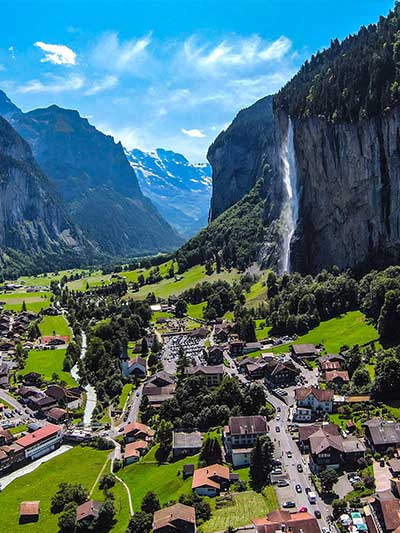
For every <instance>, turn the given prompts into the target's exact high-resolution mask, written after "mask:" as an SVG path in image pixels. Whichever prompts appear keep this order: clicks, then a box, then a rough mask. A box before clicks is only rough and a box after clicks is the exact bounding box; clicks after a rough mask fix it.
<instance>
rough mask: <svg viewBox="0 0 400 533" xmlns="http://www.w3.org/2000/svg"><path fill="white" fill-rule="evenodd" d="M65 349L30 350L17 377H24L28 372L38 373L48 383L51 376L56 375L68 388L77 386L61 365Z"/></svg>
mask: <svg viewBox="0 0 400 533" xmlns="http://www.w3.org/2000/svg"><path fill="white" fill-rule="evenodd" d="M64 357H65V349H59V350H30V351H29V353H28V357H27V359H26V362H25V367H24V368H23V370H21V371H20V372H19V373H18V376H24V375H25V374H29V372H38V373H39V374H42V376H43V377H44V379H46V380H48V381H50V380H51V379H52V375H53V374H54V373H55V374H58V376H59V378H60V379H61V380H64V381H65V382H66V384H67V385H68V386H70V387H75V386H76V385H77V383H76V381H75V380H74V379H73V378H72V376H71V374H70V373H69V372H64V370H63V363H64Z"/></svg>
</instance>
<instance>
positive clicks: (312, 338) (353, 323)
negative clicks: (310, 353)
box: [272, 311, 379, 353]
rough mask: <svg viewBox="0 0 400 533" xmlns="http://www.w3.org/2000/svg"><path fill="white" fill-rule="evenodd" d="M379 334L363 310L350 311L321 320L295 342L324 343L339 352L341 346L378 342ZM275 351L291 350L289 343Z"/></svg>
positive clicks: (331, 351) (333, 350)
mask: <svg viewBox="0 0 400 533" xmlns="http://www.w3.org/2000/svg"><path fill="white" fill-rule="evenodd" d="M378 339H379V335H378V332H377V331H376V329H375V327H374V326H373V325H371V324H368V323H367V320H366V318H365V316H364V315H363V314H362V313H361V311H350V312H349V313H346V314H344V315H342V316H340V317H339V318H332V319H331V320H326V321H325V322H321V324H320V325H319V326H317V327H316V328H314V329H313V330H311V331H309V332H308V333H307V334H306V335H303V336H301V337H299V338H298V339H297V340H296V341H295V342H294V343H293V344H302V343H312V344H323V345H324V347H325V349H326V351H327V352H328V353H338V352H339V350H340V348H341V346H343V345H344V344H346V345H347V346H350V347H351V346H354V345H355V344H360V345H363V344H366V343H369V342H372V341H377V342H378ZM272 351H273V352H275V353H282V352H287V351H289V344H285V345H282V346H278V347H276V348H273V350H272Z"/></svg>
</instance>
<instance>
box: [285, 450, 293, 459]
mask: <svg viewBox="0 0 400 533" xmlns="http://www.w3.org/2000/svg"><path fill="white" fill-rule="evenodd" d="M286 455H287V456H288V457H289V459H290V458H291V457H293V454H292V452H291V451H290V450H289V451H288V452H286Z"/></svg>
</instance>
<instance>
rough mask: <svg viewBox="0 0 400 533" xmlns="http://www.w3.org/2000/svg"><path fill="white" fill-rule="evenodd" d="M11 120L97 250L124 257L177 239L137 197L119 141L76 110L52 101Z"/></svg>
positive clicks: (147, 203)
mask: <svg viewBox="0 0 400 533" xmlns="http://www.w3.org/2000/svg"><path fill="white" fill-rule="evenodd" d="M12 123H13V125H14V127H15V128H16V129H17V131H18V132H19V133H20V134H21V136H22V137H24V138H25V139H26V140H27V141H28V142H29V144H30V145H31V147H32V150H33V153H34V155H35V157H36V159H37V161H38V163H39V164H40V166H41V168H42V169H43V170H44V172H45V173H46V174H47V175H48V176H49V178H51V179H52V180H53V182H54V183H55V185H56V187H57V190H58V191H59V193H60V194H61V196H62V197H63V199H64V200H65V201H66V203H67V206H68V209H69V212H70V214H71V216H72V217H73V219H74V220H75V221H76V222H77V223H78V224H79V226H80V227H81V228H82V229H83V231H84V233H85V235H86V236H87V237H88V238H89V239H90V240H91V241H92V242H94V243H96V245H98V246H99V248H100V249H101V251H102V252H104V253H105V254H108V255H112V256H114V257H128V256H134V255H136V254H146V253H156V252H158V251H165V250H173V249H174V248H176V247H177V246H178V245H179V244H180V243H181V242H182V241H181V239H180V238H179V237H178V235H177V234H176V232H175V231H174V230H173V229H172V228H171V226H169V224H168V223H167V222H166V221H165V220H164V219H163V218H162V217H161V215H160V214H159V213H158V211H157V210H156V209H155V208H154V206H153V205H152V203H151V202H150V201H149V200H148V199H147V198H145V197H144V196H143V194H142V192H141V190H140V188H139V184H138V181H137V178H136V175H135V172H134V170H133V169H132V168H131V166H130V165H129V163H128V160H127V159H126V157H125V154H124V151H123V148H122V145H121V144H120V143H115V142H114V139H113V138H112V137H110V136H107V135H104V134H103V133H101V132H100V131H98V130H97V129H96V128H95V127H93V126H92V125H90V124H89V122H88V121H87V119H85V118H82V117H81V116H80V115H79V113H78V112H77V111H72V110H66V109H62V108H59V107H58V106H55V105H53V106H50V107H49V108H47V109H36V110H34V111H31V112H29V113H23V114H14V115H13V116H12Z"/></svg>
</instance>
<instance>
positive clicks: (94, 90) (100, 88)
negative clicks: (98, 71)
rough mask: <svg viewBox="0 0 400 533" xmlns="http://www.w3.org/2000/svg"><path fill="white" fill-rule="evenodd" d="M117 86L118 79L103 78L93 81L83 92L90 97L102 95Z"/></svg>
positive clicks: (113, 77)
mask: <svg viewBox="0 0 400 533" xmlns="http://www.w3.org/2000/svg"><path fill="white" fill-rule="evenodd" d="M117 85H118V78H117V77H116V76H105V77H104V78H102V79H100V80H98V81H95V82H94V83H93V85H92V86H91V87H89V89H87V90H86V91H85V94H86V95H88V96H92V95H93V94H98V93H102V92H104V91H108V90H109V89H114V87H116V86H117Z"/></svg>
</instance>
